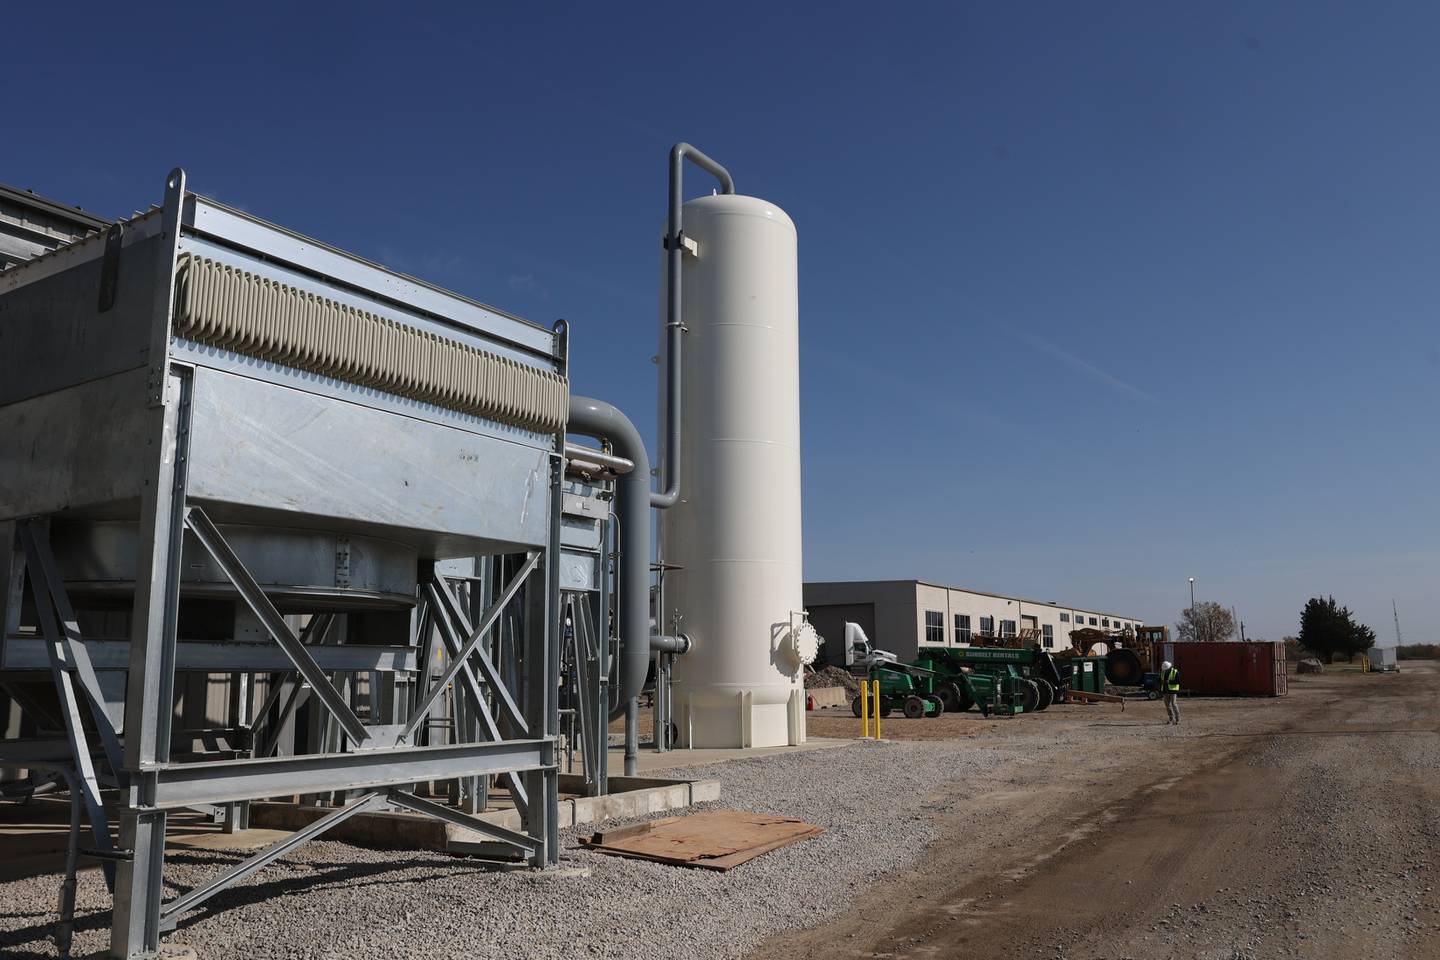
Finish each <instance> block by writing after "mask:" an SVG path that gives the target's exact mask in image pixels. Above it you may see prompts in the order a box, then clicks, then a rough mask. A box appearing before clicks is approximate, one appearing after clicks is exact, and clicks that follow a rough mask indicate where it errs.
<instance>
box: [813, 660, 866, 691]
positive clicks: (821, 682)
mask: <svg viewBox="0 0 1440 960" xmlns="http://www.w3.org/2000/svg"><path fill="white" fill-rule="evenodd" d="M821 687H844V688H845V689H846V690H849V691H850V692H851V693H858V692H859V690H860V685H859V683H857V682H856V680H855V675H854V674H852V673H851V672H850V671H849V670H846V669H845V668H844V667H833V666H832V667H822V668H820V669H819V670H816V671H814V672H813V673H807V674H805V689H807V690H815V689H819V688H821Z"/></svg>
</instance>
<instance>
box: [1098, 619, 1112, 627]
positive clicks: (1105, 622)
mask: <svg viewBox="0 0 1440 960" xmlns="http://www.w3.org/2000/svg"><path fill="white" fill-rule="evenodd" d="M1100 626H1102V627H1108V626H1110V618H1109V617H1105V618H1103V619H1102V620H1101V621H1100Z"/></svg>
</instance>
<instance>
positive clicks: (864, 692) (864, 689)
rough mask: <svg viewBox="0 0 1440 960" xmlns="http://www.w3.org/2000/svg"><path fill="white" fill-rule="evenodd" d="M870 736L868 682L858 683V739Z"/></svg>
mask: <svg viewBox="0 0 1440 960" xmlns="http://www.w3.org/2000/svg"><path fill="white" fill-rule="evenodd" d="M869 736H870V681H868V680H861V681H860V739H861V740H864V739H866V738H867V737H869Z"/></svg>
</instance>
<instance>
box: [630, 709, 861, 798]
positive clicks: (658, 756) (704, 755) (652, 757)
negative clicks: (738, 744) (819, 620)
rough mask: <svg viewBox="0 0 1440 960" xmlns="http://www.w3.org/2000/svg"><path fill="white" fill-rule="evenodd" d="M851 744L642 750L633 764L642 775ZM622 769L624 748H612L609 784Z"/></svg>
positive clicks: (811, 742) (818, 741)
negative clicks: (663, 750) (657, 771)
mask: <svg viewBox="0 0 1440 960" xmlns="http://www.w3.org/2000/svg"><path fill="white" fill-rule="evenodd" d="M857 723H858V721H857ZM854 742H855V741H854V740H830V739H826V738H823V737H816V738H814V739H811V740H806V741H805V742H804V743H801V744H797V745H796V746H793V747H752V748H750V749H748V750H742V749H738V748H736V749H720V748H704V749H696V750H667V751H666V752H665V753H657V752H656V751H655V750H653V749H648V748H646V747H641V748H640V754H639V756H638V757H636V761H635V762H636V769H637V771H638V772H640V773H642V774H644V773H650V772H652V771H656V770H666V769H670V768H673V767H698V766H702V765H704V764H707V763H725V762H727V761H730V760H757V759H760V758H763V757H779V756H785V755H787V754H792V753H806V752H809V751H811V750H828V749H830V748H832V747H843V746H846V745H848V744H852V743H854ZM624 769H625V750H624V748H623V747H611V748H610V770H611V774H610V782H611V783H614V782H615V780H616V774H618V773H621V772H623V771H624Z"/></svg>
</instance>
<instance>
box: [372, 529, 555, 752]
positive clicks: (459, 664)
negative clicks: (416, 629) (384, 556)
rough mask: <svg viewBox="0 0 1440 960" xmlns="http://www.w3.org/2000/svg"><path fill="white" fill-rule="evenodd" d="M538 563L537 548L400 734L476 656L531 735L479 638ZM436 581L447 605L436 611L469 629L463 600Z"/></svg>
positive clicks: (516, 719)
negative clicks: (460, 602)
mask: <svg viewBox="0 0 1440 960" xmlns="http://www.w3.org/2000/svg"><path fill="white" fill-rule="evenodd" d="M539 564H540V554H539V553H538V552H535V553H531V554H530V556H529V557H527V558H526V560H525V564H524V566H522V567H521V568H520V570H519V572H518V573H516V574H515V576H514V577H513V578H511V580H510V582H509V583H507V584H506V585H505V589H504V590H503V591H502V592H501V594H500V598H499V599H498V600H496V601H495V603H494V604H493V605H492V606H491V607H490V609H489V610H486V611H485V615H484V616H483V617H481V618H480V625H479V626H478V627H476V628H475V630H474V632H473V633H470V639H468V640H466V641H465V645H464V646H463V647H461V648H460V651H459V655H458V656H452V657H451V658H450V663H449V664H448V665H447V666H446V667H445V672H444V673H443V674H442V675H441V677H440V679H439V681H437V682H436V683H435V684H433V685H432V686H431V687H430V690H429V692H428V693H426V695H425V696H424V697H423V698H422V699H421V701H420V702H419V703H417V704H416V705H415V709H413V710H411V711H410V718H409V719H408V720H406V721H405V727H404V730H403V732H402V733H401V734H400V735H401V736H402V737H408V736H409V735H410V733H411V731H413V730H414V729H415V728H416V727H418V726H419V725H420V721H421V720H424V719H425V714H427V713H428V712H429V711H430V707H431V705H433V704H434V703H435V701H436V700H437V699H438V698H439V696H440V694H441V693H442V692H443V691H444V690H445V688H446V687H447V686H449V685H450V683H451V681H453V680H454V679H455V677H456V675H457V674H459V673H460V671H461V669H462V668H463V667H464V666H465V664H466V662H467V661H468V660H469V659H470V657H471V656H474V657H475V658H476V660H477V661H478V662H479V664H480V671H481V672H482V673H484V674H485V680H486V682H488V683H489V684H490V686H491V687H492V688H493V689H494V690H495V699H496V700H497V701H498V702H499V703H500V705H501V706H502V707H504V708H505V713H506V716H508V717H509V718H510V722H511V723H512V724H514V725H515V729H516V730H517V731H519V733H520V736H522V737H526V736H529V733H530V728H529V726H528V725H527V724H526V723H525V720H524V717H523V716H522V715H521V713H520V708H519V706H518V705H516V703H515V699H514V698H513V697H511V696H510V691H509V690H508V689H506V687H505V684H503V683H501V682H500V675H499V672H498V671H497V670H496V669H495V664H494V663H492V662H491V660H490V657H489V656H487V655H486V653H485V651H484V650H482V649H481V648H480V642H481V641H482V640H484V639H485V635H486V634H488V633H489V632H490V628H491V627H493V626H495V621H497V620H499V619H500V614H502V613H504V612H505V608H506V607H507V606H509V605H510V601H511V600H513V599H515V594H517V593H519V592H520V587H521V586H522V585H523V584H524V583H525V580H526V578H528V577H529V576H530V574H531V573H532V572H533V571H534V570H535V568H536V567H537V566H539ZM435 584H436V586H437V587H438V588H439V590H438V595H439V597H440V599H441V601H442V602H443V603H444V604H445V607H446V609H444V610H441V611H437V613H439V614H440V615H442V616H443V615H444V614H449V616H450V617H451V619H452V620H454V622H455V623H456V624H458V625H459V626H460V629H461V631H462V632H469V631H470V621H469V619H468V618H467V617H466V616H465V614H464V612H463V611H461V609H460V604H459V603H458V602H457V601H456V600H455V595H454V594H452V593H451V592H450V589H449V587H447V586H446V585H445V581H444V579H443V578H441V577H436V578H435Z"/></svg>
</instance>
